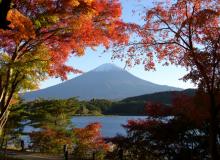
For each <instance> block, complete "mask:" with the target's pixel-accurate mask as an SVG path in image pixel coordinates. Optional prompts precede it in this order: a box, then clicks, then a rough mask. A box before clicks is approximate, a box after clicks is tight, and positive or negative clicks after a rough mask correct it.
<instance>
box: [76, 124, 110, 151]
mask: <svg viewBox="0 0 220 160" xmlns="http://www.w3.org/2000/svg"><path fill="white" fill-rule="evenodd" d="M100 129H101V125H100V124H99V123H91V124H89V125H87V126H86V127H85V128H75V129H74V130H73V131H74V134H75V136H76V139H77V142H76V144H77V147H78V149H79V150H81V149H83V150H84V152H88V151H99V150H103V151H108V150H109V145H108V144H106V143H105V142H104V140H103V138H102V136H101V131H100Z"/></svg>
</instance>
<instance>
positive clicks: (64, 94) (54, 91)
mask: <svg viewBox="0 0 220 160" xmlns="http://www.w3.org/2000/svg"><path fill="white" fill-rule="evenodd" d="M179 90H182V89H180V88H175V87H171V86H166V85H158V84H154V83H152V82H149V81H145V80H142V79H140V78H138V77H135V76H134V75H132V74H130V73H129V72H127V71H126V70H124V69H122V68H119V67H117V66H115V65H113V64H103V65H101V66H99V67H97V68H95V69H94V70H91V71H89V72H87V73H84V74H82V75H81V76H78V77H76V78H73V79H71V80H68V81H65V82H63V83H61V84H58V85H55V86H52V87H48V88H46V89H41V90H37V91H33V92H27V93H25V94H24V95H23V99H24V100H26V101H31V100H35V99H38V98H43V99H67V98H70V97H77V98H78V99H80V100H90V99H93V98H95V99H111V100H119V99H123V98H127V97H133V96H138V95H143V94H150V93H155V92H162V91H179Z"/></svg>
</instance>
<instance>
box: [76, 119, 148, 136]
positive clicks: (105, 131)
mask: <svg viewBox="0 0 220 160" xmlns="http://www.w3.org/2000/svg"><path fill="white" fill-rule="evenodd" d="M144 118H146V116H76V117H73V118H72V122H73V124H74V125H75V127H79V128H82V127H85V126H86V125H88V124H90V123H94V122H99V123H101V125H102V129H101V132H102V136H104V137H113V136H115V135H117V134H125V133H126V132H125V130H124V128H123V127H122V126H121V125H122V124H126V123H127V121H128V120H130V119H133V120H137V119H144Z"/></svg>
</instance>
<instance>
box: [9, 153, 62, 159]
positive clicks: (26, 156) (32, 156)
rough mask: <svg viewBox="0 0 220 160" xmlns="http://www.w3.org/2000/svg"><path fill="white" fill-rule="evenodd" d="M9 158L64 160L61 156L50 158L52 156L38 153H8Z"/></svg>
mask: <svg viewBox="0 0 220 160" xmlns="http://www.w3.org/2000/svg"><path fill="white" fill-rule="evenodd" d="M8 156H9V157H12V158H21V159H24V160H64V158H63V156H52V155H43V154H39V153H31V152H16V151H15V152H13V151H11V152H9V153H8Z"/></svg>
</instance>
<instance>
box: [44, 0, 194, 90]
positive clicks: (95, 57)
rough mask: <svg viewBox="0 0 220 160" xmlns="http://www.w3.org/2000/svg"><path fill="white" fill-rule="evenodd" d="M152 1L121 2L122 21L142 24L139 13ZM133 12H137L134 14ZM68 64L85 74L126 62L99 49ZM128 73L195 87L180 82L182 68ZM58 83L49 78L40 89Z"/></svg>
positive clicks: (145, 78) (142, 67)
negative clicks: (101, 66)
mask: <svg viewBox="0 0 220 160" xmlns="http://www.w3.org/2000/svg"><path fill="white" fill-rule="evenodd" d="M152 1H153V0H143V1H142V2H139V0H121V3H122V7H123V12H122V13H123V15H122V19H123V20H124V21H126V22H136V23H141V22H142V20H141V16H139V14H138V12H139V13H142V12H143V11H144V9H143V7H146V8H150V7H152ZM132 10H136V11H137V12H136V13H135V14H134V13H133V12H132ZM67 63H68V65H71V66H73V67H75V68H77V69H80V70H82V71H83V72H87V71H89V70H92V69H94V68H96V67H98V66H99V65H101V64H104V63H114V64H115V65H117V66H119V67H122V68H123V67H124V66H125V62H121V61H119V60H114V61H112V60H111V53H110V52H106V53H103V50H102V48H101V47H97V49H96V51H93V50H91V49H87V50H86V54H85V56H82V57H72V58H70V59H69V61H68V62H67ZM127 71H128V72H130V73H132V74H133V75H135V76H137V77H139V78H141V79H144V80H147V81H151V82H153V83H157V84H162V85H170V86H175V87H180V88H192V87H195V86H194V85H193V84H191V83H190V82H187V83H186V82H183V81H181V80H179V79H180V78H181V77H183V75H185V74H186V70H185V69H184V68H181V67H176V66H166V67H164V66H161V65H160V64H157V69H156V71H145V70H144V66H142V65H139V66H135V67H133V68H127ZM76 76H79V75H73V74H69V75H68V78H69V79H71V78H74V77H76ZM58 83H62V81H61V80H60V79H59V78H57V79H55V78H49V79H48V80H46V81H44V82H42V83H41V85H40V88H47V87H49V86H53V85H55V84H58Z"/></svg>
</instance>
